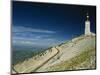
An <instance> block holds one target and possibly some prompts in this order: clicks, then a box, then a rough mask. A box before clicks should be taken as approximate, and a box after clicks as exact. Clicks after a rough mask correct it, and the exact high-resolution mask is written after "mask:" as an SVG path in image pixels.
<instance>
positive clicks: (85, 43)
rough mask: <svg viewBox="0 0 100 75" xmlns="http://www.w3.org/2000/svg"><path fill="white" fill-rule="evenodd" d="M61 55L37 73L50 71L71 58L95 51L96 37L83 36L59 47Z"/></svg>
mask: <svg viewBox="0 0 100 75" xmlns="http://www.w3.org/2000/svg"><path fill="white" fill-rule="evenodd" d="M56 48H57V49H59V51H60V52H59V54H58V55H57V56H55V57H54V58H53V59H51V60H50V61H49V62H48V63H46V64H45V65H44V66H42V67H41V68H40V69H38V70H37V72H43V71H49V70H48V69H47V68H49V67H50V66H54V65H57V64H60V63H62V62H64V61H67V60H70V59H71V58H73V57H75V56H77V55H79V54H80V53H82V52H84V51H85V50H87V49H89V48H94V49H95V37H94V36H81V37H78V38H74V39H72V41H70V42H68V43H65V44H62V45H61V46H57V47H56Z"/></svg>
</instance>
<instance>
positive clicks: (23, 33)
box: [12, 1, 96, 47]
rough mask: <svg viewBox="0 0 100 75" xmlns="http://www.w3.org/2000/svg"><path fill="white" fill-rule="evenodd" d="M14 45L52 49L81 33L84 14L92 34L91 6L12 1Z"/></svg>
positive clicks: (94, 24)
mask: <svg viewBox="0 0 100 75" xmlns="http://www.w3.org/2000/svg"><path fill="white" fill-rule="evenodd" d="M12 9H13V14H12V20H13V23H12V24H13V26H12V33H13V34H12V36H13V44H14V45H31V46H43V47H45V46H53V45H56V44H58V43H61V42H63V41H66V40H69V39H72V38H73V37H75V36H79V35H82V34H84V27H85V25H84V24H85V20H86V13H87V12H88V13H89V16H90V21H91V31H92V32H94V33H95V26H96V21H95V19H96V16H95V13H96V12H95V10H96V8H95V6H74V5H72V6H71V5H60V4H43V3H32V2H19V1H14V2H13V8H12Z"/></svg>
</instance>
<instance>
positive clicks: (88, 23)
mask: <svg viewBox="0 0 100 75" xmlns="http://www.w3.org/2000/svg"><path fill="white" fill-rule="evenodd" d="M85 35H91V31H90V20H89V15H88V13H87V15H86V21H85Z"/></svg>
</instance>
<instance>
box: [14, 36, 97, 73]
mask: <svg viewBox="0 0 100 75" xmlns="http://www.w3.org/2000/svg"><path fill="white" fill-rule="evenodd" d="M95 44H96V43H95V36H94V35H89V36H85V35H81V36H79V37H76V38H74V39H72V40H69V41H67V42H64V43H62V44H60V45H58V46H55V47H52V48H50V49H48V50H46V51H45V52H43V53H40V54H39V55H36V56H33V57H31V58H30V59H28V60H25V61H23V62H21V63H18V64H16V65H14V66H13V69H12V73H33V72H50V71H65V70H77V69H95V68H96V63H95V61H96V57H95V56H96V55H95V54H96V53H95V52H96V50H95V49H96V48H95Z"/></svg>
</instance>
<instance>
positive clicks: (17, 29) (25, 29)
mask: <svg viewBox="0 0 100 75" xmlns="http://www.w3.org/2000/svg"><path fill="white" fill-rule="evenodd" d="M13 32H14V33H18V32H36V33H48V34H52V33H56V32H55V31H50V30H44V29H34V28H30V27H24V26H14V27H13Z"/></svg>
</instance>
